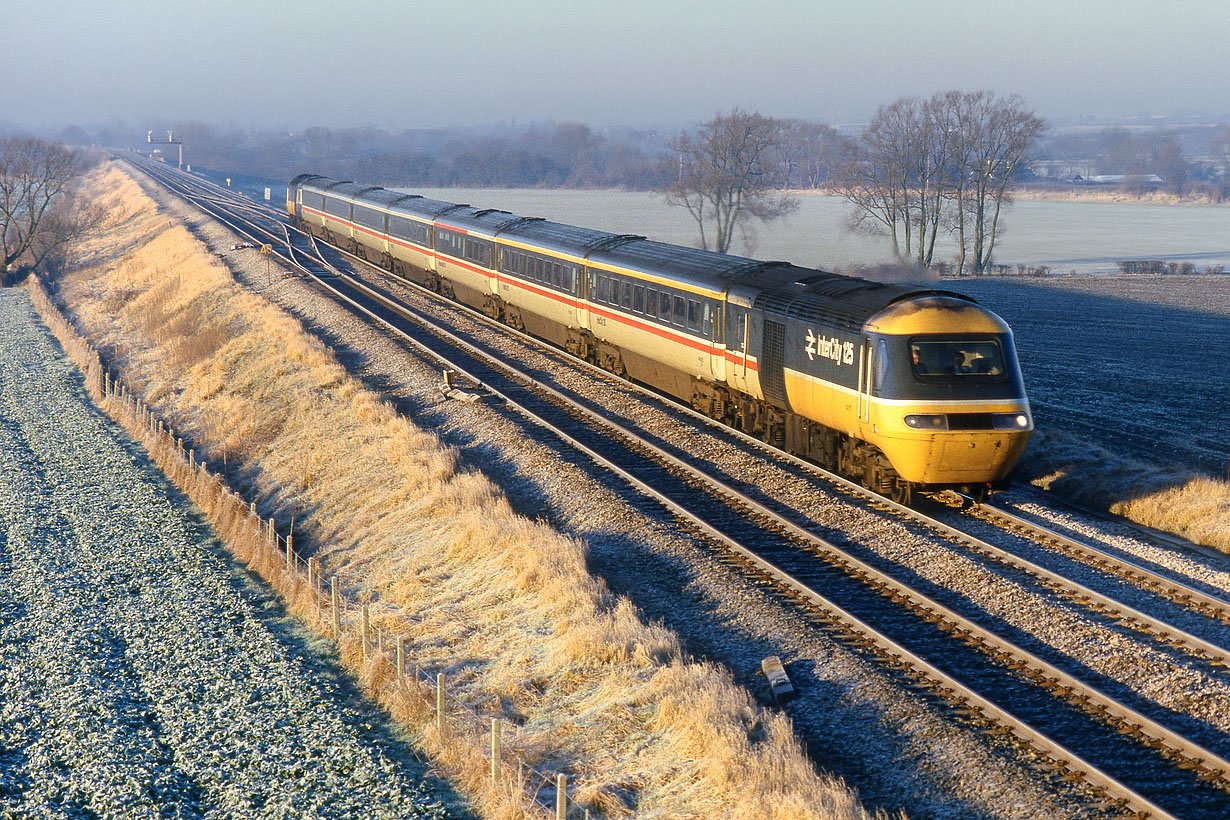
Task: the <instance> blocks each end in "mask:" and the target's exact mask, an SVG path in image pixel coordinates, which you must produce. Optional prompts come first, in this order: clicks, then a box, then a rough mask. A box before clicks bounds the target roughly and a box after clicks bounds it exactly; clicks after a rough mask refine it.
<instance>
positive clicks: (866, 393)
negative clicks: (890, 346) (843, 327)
mask: <svg viewBox="0 0 1230 820" xmlns="http://www.w3.org/2000/svg"><path fill="white" fill-rule="evenodd" d="M875 358H876V356H875V350H874V348H873V347H872V346H871V337H869V336H864V337H863V343H862V344H861V345H860V346H859V352H858V421H859V425H860V426H861V425H864V424H869V423H870V422H871V376H872V373H873V372H875Z"/></svg>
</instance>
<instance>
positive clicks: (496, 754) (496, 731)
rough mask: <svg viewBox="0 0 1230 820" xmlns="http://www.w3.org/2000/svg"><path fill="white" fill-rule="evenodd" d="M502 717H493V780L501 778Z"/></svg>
mask: <svg viewBox="0 0 1230 820" xmlns="http://www.w3.org/2000/svg"><path fill="white" fill-rule="evenodd" d="M500 765H501V764H500V719H499V718H492V719H491V782H492V784H495V783H498V782H499V780H500Z"/></svg>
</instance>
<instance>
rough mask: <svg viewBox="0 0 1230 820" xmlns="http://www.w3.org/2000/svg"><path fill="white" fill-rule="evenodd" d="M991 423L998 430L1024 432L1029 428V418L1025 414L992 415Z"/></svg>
mask: <svg viewBox="0 0 1230 820" xmlns="http://www.w3.org/2000/svg"><path fill="white" fill-rule="evenodd" d="M991 421H992V423H993V424H994V425H995V429H996V430H1024V429H1026V428H1027V427H1029V416H1027V415H1026V414H1024V413H992V414H991Z"/></svg>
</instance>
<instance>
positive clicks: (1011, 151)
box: [957, 91, 1046, 275]
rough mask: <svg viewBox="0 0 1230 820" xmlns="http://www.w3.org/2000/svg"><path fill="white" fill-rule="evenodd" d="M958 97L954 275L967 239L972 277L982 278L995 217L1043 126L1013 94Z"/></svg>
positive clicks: (994, 232)
mask: <svg viewBox="0 0 1230 820" xmlns="http://www.w3.org/2000/svg"><path fill="white" fill-rule="evenodd" d="M960 96H961V97H962V98H964V100H965V102H964V103H963V104H962V105H961V110H962V111H964V112H965V119H964V121H963V122H962V125H961V128H960V132H959V133H960V138H961V141H962V148H961V150H960V152H959V153H960V155H961V156H962V157H963V161H962V165H961V167H960V169H959V170H960V175H959V177H958V179H959V184H958V188H957V191H958V202H959V203H960V204H959V206H958V208H957V214H958V223H957V230H958V233H959V236H960V243H961V251H960V253H961V258H960V263H961V264H960V265H959V266H958V270H957V272H958V275H959V274H960V273H961V272H962V269H963V268H964V266H965V263H966V261H967V258H966V251H965V248H966V240H967V239H968V240H969V249H970V253H972V256H973V258H972V259H970V260H969V264H970V267H971V268H972V270H973V272H974V273H982V272H984V271H986V270H987V268H988V267H989V266H990V265H991V260H992V258H994V255H995V237H996V235H997V232H998V230H999V217H1000V213H1001V212H1002V210H1003V207H1004V206H1005V205H1008V204H1010V203H1011V202H1012V198H1011V195H1010V191H1009V186H1010V185H1011V184H1012V182H1013V178H1014V176H1015V174H1016V172H1017V171H1018V170H1019V169H1020V168H1021V167H1022V166H1023V165H1024V164H1025V163H1026V162H1027V158H1028V152H1029V151H1030V149H1031V148H1032V147H1033V145H1034V144H1035V143H1036V142H1037V140H1038V137H1039V136H1041V134H1042V132H1043V131H1044V130H1045V129H1046V122H1045V121H1044V120H1042V119H1041V118H1040V117H1038V116H1036V115H1035V114H1034V113H1033V112H1032V111H1030V110H1028V109H1027V108H1026V107H1025V101H1024V100H1022V99H1021V97H1019V96H1018V95H1016V94H1013V95H1011V96H1008V97H1000V98H997V97H995V96H994V95H993V94H991V93H990V92H987V91H982V92H972V93H966V94H963V95H960ZM971 230H972V235H971Z"/></svg>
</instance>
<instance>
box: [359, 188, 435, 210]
mask: <svg viewBox="0 0 1230 820" xmlns="http://www.w3.org/2000/svg"><path fill="white" fill-rule="evenodd" d="M422 198H423V197H421V196H420V195H418V194H404V193H402V192H400V191H390V190H388V189H387V188H368V189H367V190H366V191H363V192H362V193H361V194H359V195H358V196H357V197H355V203H356V204H362V205H374V206H376V207H377V208H383V209H385V210H388V209H389V208H391V207H392V206H393V205H394V204H396V203H398V202H401V201H402V200H406V199H422Z"/></svg>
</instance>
